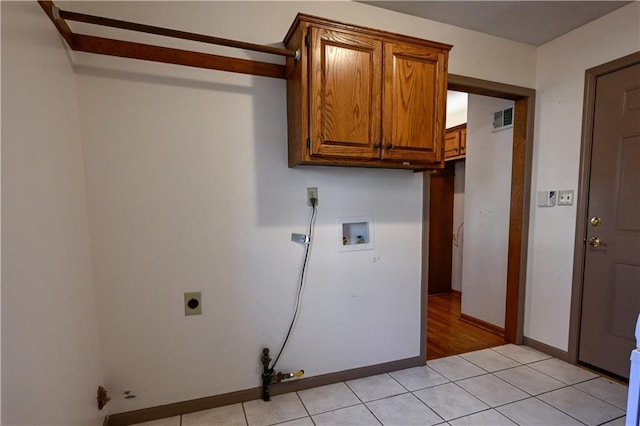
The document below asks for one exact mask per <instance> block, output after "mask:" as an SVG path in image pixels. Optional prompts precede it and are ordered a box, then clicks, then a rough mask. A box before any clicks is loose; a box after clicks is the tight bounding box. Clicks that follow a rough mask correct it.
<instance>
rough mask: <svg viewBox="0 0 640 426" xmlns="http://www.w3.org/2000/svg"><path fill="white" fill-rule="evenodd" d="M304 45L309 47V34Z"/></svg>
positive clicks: (305, 37) (306, 35)
mask: <svg viewBox="0 0 640 426" xmlns="http://www.w3.org/2000/svg"><path fill="white" fill-rule="evenodd" d="M304 45H305V46H307V47H309V34H305V36H304Z"/></svg>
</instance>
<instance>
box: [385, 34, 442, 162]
mask: <svg viewBox="0 0 640 426" xmlns="http://www.w3.org/2000/svg"><path fill="white" fill-rule="evenodd" d="M384 49H385V52H384V55H385V58H384V105H383V118H382V124H383V133H384V140H383V142H382V159H383V160H385V159H388V160H399V161H414V162H436V161H440V160H441V159H442V155H443V152H442V138H443V137H444V135H443V132H444V118H445V117H444V112H445V110H446V99H445V98H446V87H447V81H446V80H447V79H446V74H445V68H444V66H445V63H446V56H445V54H444V53H442V52H440V51H437V50H430V49H428V48H425V47H424V46H416V45H412V44H409V43H401V42H395V43H385V46H384Z"/></svg>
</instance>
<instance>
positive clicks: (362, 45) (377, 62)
mask: <svg viewBox="0 0 640 426" xmlns="http://www.w3.org/2000/svg"><path fill="white" fill-rule="evenodd" d="M310 31H311V45H310V49H311V51H310V71H309V72H310V76H309V77H310V78H309V84H310V92H309V93H310V100H309V104H310V105H309V106H310V108H311V109H310V117H311V119H310V126H311V129H310V133H311V146H310V151H311V155H312V156H313V155H322V156H336V157H342V158H364V159H370V158H379V156H380V150H379V148H377V147H376V146H375V144H376V143H377V142H380V140H381V139H380V129H381V125H380V119H381V112H380V111H381V109H382V97H381V90H380V89H381V87H382V42H381V41H380V40H376V39H372V38H369V37H366V36H360V35H352V34H349V33H345V32H341V31H334V30H327V29H322V28H315V27H311V28H310Z"/></svg>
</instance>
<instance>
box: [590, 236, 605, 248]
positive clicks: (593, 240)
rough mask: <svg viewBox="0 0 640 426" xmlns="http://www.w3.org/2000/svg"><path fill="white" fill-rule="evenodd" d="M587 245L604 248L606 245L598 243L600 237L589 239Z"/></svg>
mask: <svg viewBox="0 0 640 426" xmlns="http://www.w3.org/2000/svg"><path fill="white" fill-rule="evenodd" d="M587 244H589V245H590V246H591V247H606V246H607V243H605V242H604V241H600V237H591V238H589V239H588V240H587Z"/></svg>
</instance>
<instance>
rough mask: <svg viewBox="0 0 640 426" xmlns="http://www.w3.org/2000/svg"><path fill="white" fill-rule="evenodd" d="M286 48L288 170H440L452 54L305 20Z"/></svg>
mask: <svg viewBox="0 0 640 426" xmlns="http://www.w3.org/2000/svg"><path fill="white" fill-rule="evenodd" d="M284 41H285V44H286V46H287V48H289V49H293V50H299V51H300V57H299V58H298V59H293V58H288V59H287V64H286V68H287V119H288V139H289V166H295V165H298V164H321V165H343V166H364V167H387V168H408V169H428V168H441V167H443V166H444V149H443V148H444V146H443V136H444V114H445V109H446V104H445V102H446V88H447V70H446V66H447V60H448V52H449V49H450V48H451V46H449V45H445V44H441V43H435V42H431V41H427V40H421V39H417V38H413V37H407V36H401V35H397V34H392V33H387V32H384V31H378V30H372V29H368V28H363V27H356V26H352V25H348V24H342V23H337V22H333V21H327V20H325V19H322V18H316V17H313V16H308V15H298V16H297V18H296V20H295V22H294V23H293V25H292V27H291V29H290V30H289V32H288V33H287V36H286V37H285V40H284Z"/></svg>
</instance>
